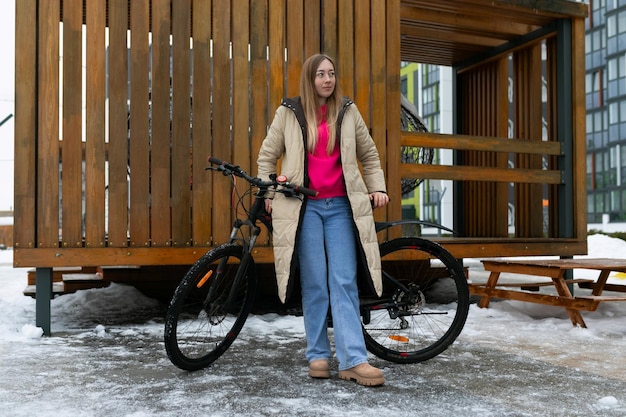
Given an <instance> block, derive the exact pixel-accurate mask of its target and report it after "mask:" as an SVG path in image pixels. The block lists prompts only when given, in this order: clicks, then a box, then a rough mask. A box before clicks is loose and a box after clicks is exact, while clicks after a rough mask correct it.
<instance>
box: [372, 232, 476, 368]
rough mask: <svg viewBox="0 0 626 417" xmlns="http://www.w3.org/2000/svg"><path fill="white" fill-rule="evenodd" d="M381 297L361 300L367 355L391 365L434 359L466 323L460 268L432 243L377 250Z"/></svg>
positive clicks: (410, 241)
mask: <svg viewBox="0 0 626 417" xmlns="http://www.w3.org/2000/svg"><path fill="white" fill-rule="evenodd" d="M380 254H381V261H382V269H383V297H382V298H378V299H370V300H361V314H362V318H363V332H364V336H365V344H366V346H367V349H368V350H369V351H370V352H372V353H373V354H374V355H376V356H378V357H380V358H381V359H385V360H388V361H391V362H396V363H415V362H422V361H425V360H428V359H431V358H433V357H434V356H436V355H438V354H440V353H441V352H443V351H444V350H445V349H446V348H448V346H450V345H451V344H452V343H453V342H454V340H455V339H456V338H457V336H458V335H459V333H460V332H461V330H462V329H463V326H464V324H465V320H466V319H467V313H468V310H469V289H468V284H467V278H466V276H465V273H464V272H463V268H462V265H461V264H460V262H458V261H457V260H456V259H455V258H454V257H453V256H452V255H451V254H450V253H449V252H448V251H447V250H445V249H444V248H443V247H442V246H440V245H438V244H437V243H434V242H431V241H429V240H425V239H421V238H397V239H394V240H391V241H389V242H385V243H383V244H382V245H381V246H380Z"/></svg>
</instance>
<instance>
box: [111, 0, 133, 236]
mask: <svg viewBox="0 0 626 417" xmlns="http://www.w3.org/2000/svg"><path fill="white" fill-rule="evenodd" d="M127 8H128V1H127V0H109V7H108V10H109V59H108V62H109V74H108V90H109V152H108V155H109V186H108V194H109V195H108V204H109V215H108V238H109V241H108V245H109V246H111V247H125V246H127V245H128V209H129V205H128V134H129V133H128V49H127V46H126V44H127V29H128V9H127Z"/></svg>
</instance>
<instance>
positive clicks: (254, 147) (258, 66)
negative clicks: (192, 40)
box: [250, 0, 278, 244]
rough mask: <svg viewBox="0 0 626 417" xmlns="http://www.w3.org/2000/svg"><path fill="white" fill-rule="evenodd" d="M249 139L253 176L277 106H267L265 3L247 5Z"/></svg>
mask: <svg viewBox="0 0 626 417" xmlns="http://www.w3.org/2000/svg"><path fill="white" fill-rule="evenodd" d="M250 16H254V18H253V19H250V61H251V62H250V71H251V74H250V76H251V87H250V111H251V114H250V135H251V137H252V140H251V153H252V158H253V159H254V162H255V163H254V164H253V165H254V170H253V172H254V173H255V174H256V169H257V168H256V159H255V158H256V156H257V155H258V154H259V149H260V147H261V143H262V141H263V139H264V138H265V135H266V133H267V128H268V124H269V119H270V118H271V117H273V116H274V111H275V109H276V107H277V106H278V104H274V103H269V90H268V83H267V80H268V68H267V62H268V61H267V49H266V45H267V44H268V3H267V0H251V2H250ZM269 239H270V236H269V235H268V233H267V232H265V231H263V233H262V235H261V236H259V239H258V240H257V242H258V243H259V244H261V243H268V241H269Z"/></svg>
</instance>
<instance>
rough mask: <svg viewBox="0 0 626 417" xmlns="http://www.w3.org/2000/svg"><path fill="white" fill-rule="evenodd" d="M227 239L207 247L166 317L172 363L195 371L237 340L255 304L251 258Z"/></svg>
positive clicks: (166, 342) (166, 332)
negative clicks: (221, 243) (227, 241)
mask: <svg viewBox="0 0 626 417" xmlns="http://www.w3.org/2000/svg"><path fill="white" fill-rule="evenodd" d="M242 258H243V248H242V247H241V246H239V245H234V244H226V245H222V246H220V247H217V248H215V249H213V250H211V251H209V252H207V253H206V254H205V255H204V256H203V257H202V258H200V259H199V260H198V261H197V262H196V263H195V264H194V265H193V266H192V267H191V268H190V269H189V271H188V272H187V274H186V275H185V277H184V278H183V279H182V281H181V282H180V284H179V285H178V287H177V288H176V291H175V292H174V296H173V298H172V301H171V303H170V305H169V307H168V310H167V314H166V317H165V333H164V339H165V350H166V352H167V356H168V357H169V358H170V360H171V361H172V363H173V364H174V365H176V366H178V367H179V368H181V369H184V370H188V371H195V370H198V369H202V368H205V367H207V366H209V365H210V364H211V363H213V362H214V361H215V360H216V359H217V358H219V357H220V356H221V355H222V354H223V353H224V352H225V351H226V350H227V349H228V348H229V347H230V345H231V344H232V343H233V341H234V340H235V338H236V337H237V335H238V334H239V332H240V331H241V328H242V327H243V325H244V323H245V321H246V318H247V317H248V313H249V312H250V309H251V308H252V302H253V300H254V293H255V289H256V277H255V276H254V264H253V260H252V259H251V258H249V262H246V261H243V262H242Z"/></svg>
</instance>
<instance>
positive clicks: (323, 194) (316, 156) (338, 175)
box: [308, 108, 347, 199]
mask: <svg viewBox="0 0 626 417" xmlns="http://www.w3.org/2000/svg"><path fill="white" fill-rule="evenodd" d="M325 110H326V109H325V108H323V110H322V111H325ZM317 136H318V140H317V146H316V147H315V152H314V153H308V158H309V159H308V170H309V188H311V189H313V190H315V191H317V192H318V193H319V194H318V195H317V197H309V198H318V199H321V198H332V197H343V196H346V195H347V194H346V186H345V184H344V181H343V170H342V168H341V154H340V152H339V146H338V143H337V144H336V145H335V149H334V150H333V152H332V154H330V155H328V153H327V152H326V146H327V145H328V123H327V122H326V120H324V121H322V123H320V125H319V126H318V127H317Z"/></svg>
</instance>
